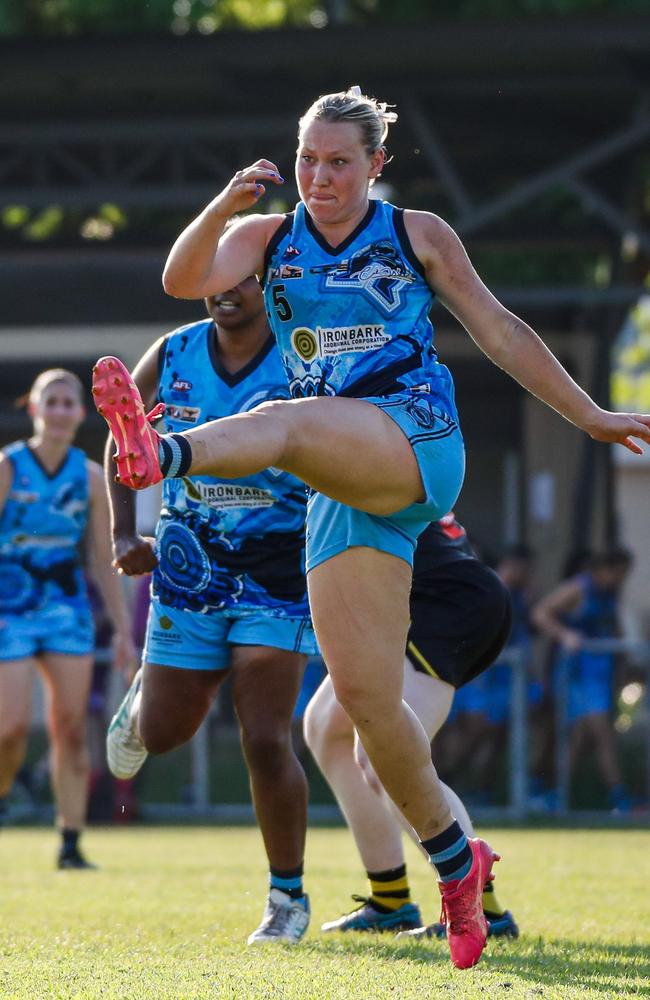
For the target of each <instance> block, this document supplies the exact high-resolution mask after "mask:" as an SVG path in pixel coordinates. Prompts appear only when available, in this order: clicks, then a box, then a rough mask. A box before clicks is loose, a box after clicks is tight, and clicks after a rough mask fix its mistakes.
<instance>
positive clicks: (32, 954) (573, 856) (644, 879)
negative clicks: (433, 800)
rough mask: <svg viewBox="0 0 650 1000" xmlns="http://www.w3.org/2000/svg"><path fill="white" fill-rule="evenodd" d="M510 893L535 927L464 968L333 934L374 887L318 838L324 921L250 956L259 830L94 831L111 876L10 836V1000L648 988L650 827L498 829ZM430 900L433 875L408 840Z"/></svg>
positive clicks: (317, 877)
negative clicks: (71, 867)
mask: <svg viewBox="0 0 650 1000" xmlns="http://www.w3.org/2000/svg"><path fill="white" fill-rule="evenodd" d="M486 835H487V836H488V837H489V839H490V841H491V842H492V843H493V845H494V846H495V847H497V848H498V849H499V850H500V851H501V853H502V854H503V856H504V860H503V862H502V863H501V864H500V865H498V866H497V871H498V877H497V889H498V893H499V896H500V897H501V898H502V900H503V902H504V903H505V904H506V905H507V906H509V907H510V908H511V909H512V910H513V911H514V913H515V914H516V917H517V919H518V921H519V923H520V926H521V928H522V936H521V938H520V940H519V941H517V942H505V941H496V942H490V943H489V944H488V947H487V949H486V951H485V953H484V956H483V959H482V960H481V963H480V964H479V965H478V966H477V967H476V968H475V969H472V970H469V971H465V972H460V971H458V970H455V969H453V968H452V967H451V966H450V964H449V961H448V957H447V950H446V945H445V944H443V943H436V942H434V943H427V944H420V943H417V942H406V943H404V942H402V941H396V940H395V939H393V938H386V937H383V936H382V937H370V936H355V937H352V936H350V935H340V934H338V935H334V936H332V935H327V936H326V935H323V934H320V933H319V931H318V928H319V926H320V924H321V923H322V922H323V920H326V919H331V918H332V917H335V916H337V915H338V914H339V913H341V912H343V911H344V910H345V909H347V908H348V904H349V903H350V900H349V895H350V893H352V892H363V891H364V889H365V886H364V881H363V874H362V870H361V866H360V864H359V862H358V860H357V858H356V856H355V854H354V851H353V848H352V844H351V841H350V838H349V836H348V835H347V833H346V832H345V831H344V830H340V829H336V830H323V829H318V830H313V831H310V835H309V845H308V855H307V872H308V878H307V887H308V889H309V892H310V894H311V898H312V906H313V919H312V927H311V929H310V931H309V933H308V937H307V938H306V939H305V941H304V942H303V944H302V945H300V946H298V947H293V948H291V947H286V946H285V947H279V948H278V947H276V948H268V947H266V948H257V949H252V948H247V947H246V944H245V940H246V936H247V934H248V933H249V932H250V931H251V930H252V929H253V928H254V927H255V926H256V925H257V923H258V922H259V918H260V915H261V911H262V906H263V899H264V895H265V878H266V874H265V872H266V869H265V863H264V856H263V853H262V850H261V846H260V841H259V836H258V834H257V832H256V831H255V830H253V829H247V828H244V829H241V828H239V829H233V828H227V829H226V828H213V829H207V828H190V829H186V828H183V829H179V828H174V829H172V828H167V829H160V828H143V829H135V830H131V829H119V830H91V831H90V832H89V833H88V834H87V835H86V837H85V847H86V848H87V851H88V854H89V855H90V856H91V857H92V858H93V859H94V860H96V861H97V862H98V863H99V864H101V870H100V871H98V872H61V873H57V872H55V871H54V870H53V854H54V849H55V838H54V834H53V832H52V831H48V830H42V829H39V830H30V829H8V830H4V831H2V832H0V873H1V875H0V878H1V881H0V997H2V998H5V997H8V998H12V1000H13V998H16V1000H23V998H25V1000H27V998H29V1000H34V998H42V997H48V998H49V997H55V998H61V1000H63V998H65V1000H95V998H100V997H101V998H118V997H119V998H121V1000H131V998H134V1000H144V998H146V1000H168V998H174V1000H194V998H211V1000H215V998H232V1000H242V998H251V1000H252V998H255V1000H257V998H260V1000H262V998H267V997H268V998H277V1000H294V998H295V1000H298V998H300V1000H330V998H332V1000H356V998H359V1000H361V998H363V1000H374V998H384V997H386V998H391V1000H397V998H399V1000H411V998H427V1000H434V998H442V1000H447V998H449V1000H452V998H453V1000H501V998H508V1000H523V998H526V1000H529V998H530V1000H553V998H560V997H561V998H563V1000H564V998H572V1000H573V998H575V1000H578V998H580V1000H592V998H593V1000H607V998H610V997H611V998H621V1000H623V998H627V997H637V996H650V902H649V899H650V893H649V886H650V833H649V832H645V831H621V832H618V831H606V832H601V831H597V832H596V831H569V832H566V831H557V832H540V831H532V830H531V831H510V830H508V831H494V832H488V834H486ZM408 857H409V865H410V870H411V875H412V882H413V884H414V887H415V889H416V895H417V899H418V901H419V902H420V903H421V904H422V906H423V909H424V912H425V914H426V916H427V918H428V919H432V918H433V916H434V915H437V907H438V904H437V901H436V899H435V891H434V885H433V879H432V877H431V875H430V873H429V872H428V870H427V868H426V866H425V864H424V862H422V861H421V860H420V858H419V856H417V855H416V853H415V851H414V849H411V848H410V846H409V855H408Z"/></svg>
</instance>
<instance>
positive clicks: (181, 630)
mask: <svg viewBox="0 0 650 1000" xmlns="http://www.w3.org/2000/svg"><path fill="white" fill-rule="evenodd" d="M231 646H271V647H273V648H275V649H286V650H288V651H290V652H292V653H305V654H306V655H308V656H312V655H314V654H315V653H317V652H318V646H317V644H316V636H315V635H314V629H313V626H312V623H311V619H310V618H285V617H282V616H281V615H278V614H274V613H272V612H271V611H269V610H266V611H265V610H262V609H255V610H250V609H241V610H235V609H230V610H228V611H217V612H214V613H213V614H209V615H202V614H200V613H199V612H197V611H184V610H182V609H179V608H170V607H168V606H167V605H165V604H161V603H160V601H157V600H156V599H155V598H154V599H153V600H152V602H151V606H150V608H149V617H148V619H147V633H146V636H145V641H144V650H143V654H142V655H143V659H144V661H145V662H146V663H158V664H161V665H162V666H165V667H181V668H183V669H185V670H225V669H226V668H227V667H229V666H230V647H231Z"/></svg>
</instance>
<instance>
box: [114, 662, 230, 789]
mask: <svg viewBox="0 0 650 1000" xmlns="http://www.w3.org/2000/svg"><path fill="white" fill-rule="evenodd" d="M227 673H228V671H227V670H188V669H185V668H180V667H168V666H164V665H162V664H159V663H145V664H144V665H143V666H142V667H141V668H140V670H138V672H137V674H136V675H135V677H134V678H133V681H132V682H131V686H130V687H129V690H128V691H127V692H126V694H125V696H124V698H123V699H122V703H121V704H120V707H119V708H118V710H117V712H116V713H115V715H114V716H113V718H112V719H111V723H110V726H109V727H108V733H107V735H106V757H107V760H108V766H109V768H110V771H111V773H112V774H113V775H115V777H116V778H121V779H122V780H126V779H129V778H133V777H135V775H136V774H137V773H138V771H139V770H140V768H141V767H142V765H143V764H144V762H145V760H146V759H147V755H148V754H149V753H154V754H160V753H167V752H168V751H169V750H174V749H175V748H176V747H179V746H182V745H183V743H186V742H187V741H188V740H189V739H191V738H192V736H194V734H195V733H196V731H197V729H198V728H199V726H200V725H201V723H202V722H203V720H204V719H205V717H206V715H207V714H208V711H209V709H210V705H211V704H212V701H213V699H214V697H215V695H216V693H217V691H218V690H219V686H220V685H221V683H222V682H223V680H224V677H225V675H226V674H227Z"/></svg>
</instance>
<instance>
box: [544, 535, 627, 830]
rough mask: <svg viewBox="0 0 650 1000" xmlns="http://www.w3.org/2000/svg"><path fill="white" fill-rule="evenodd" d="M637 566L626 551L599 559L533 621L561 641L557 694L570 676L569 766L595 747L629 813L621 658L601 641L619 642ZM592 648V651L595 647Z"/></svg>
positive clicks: (618, 804) (617, 802) (618, 802)
mask: <svg viewBox="0 0 650 1000" xmlns="http://www.w3.org/2000/svg"><path fill="white" fill-rule="evenodd" d="M631 564H632V557H631V555H630V553H629V552H627V551H624V550H620V549H617V550H612V551H609V552H604V553H601V554H599V555H595V556H594V557H593V558H592V560H591V563H590V566H589V568H588V569H587V570H585V571H584V572H582V573H579V574H578V575H577V576H574V577H571V578H570V579H568V580H565V581H564V582H563V583H561V584H560V585H559V586H558V587H557V588H556V589H555V590H553V591H551V593H550V594H548V595H547V596H546V597H545V598H544V599H543V600H541V601H540V602H539V604H537V605H536V607H535V608H534V609H533V612H532V618H533V621H534V622H535V624H536V625H537V627H538V628H539V629H540V630H541V631H542V632H544V633H545V634H546V635H548V636H549V637H550V638H551V639H553V640H555V642H556V643H557V644H558V647H559V648H558V650H557V653H556V656H555V660H554V669H553V684H554V689H555V691H556V693H557V690H558V683H559V679H560V677H561V673H560V672H561V671H566V672H567V687H566V690H567V698H566V708H565V709H563V707H562V706H560V711H562V710H565V711H566V720H567V722H568V724H569V726H570V743H569V748H568V752H569V766H570V773H573V770H574V767H575V764H576V762H577V760H578V758H579V756H580V754H581V753H582V752H583V750H584V749H585V748H586V747H587V745H588V744H592V746H593V749H594V752H595V755H596V761H597V764H598V768H599V771H600V774H601V776H602V778H603V781H604V782H605V785H606V788H607V792H608V797H609V805H610V808H612V809H617V810H626V809H628V808H629V799H628V797H627V794H626V792H625V789H624V787H623V780H622V775H621V769H620V765H619V762H618V754H617V748H616V741H615V732H614V727H613V719H612V709H613V706H614V688H615V672H616V670H615V668H616V655H615V653H613V652H609V651H606V650H599V649H598V648H595V647H594V645H593V643H594V641H595V640H607V639H616V638H617V637H619V635H620V628H619V607H618V605H619V595H620V591H621V588H622V585H623V583H624V581H625V577H626V575H627V573H628V570H629V569H630V566H631ZM590 644H591V648H590Z"/></svg>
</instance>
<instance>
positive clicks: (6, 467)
mask: <svg viewBox="0 0 650 1000" xmlns="http://www.w3.org/2000/svg"><path fill="white" fill-rule="evenodd" d="M12 478H13V466H12V464H11V459H10V458H7V456H6V455H3V454H2V452H0V514H2V511H3V510H4V506H5V503H6V501H7V497H8V496H9V490H10V489H11V480H12Z"/></svg>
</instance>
